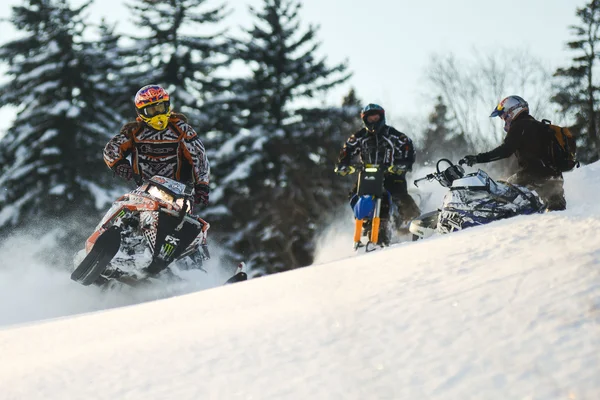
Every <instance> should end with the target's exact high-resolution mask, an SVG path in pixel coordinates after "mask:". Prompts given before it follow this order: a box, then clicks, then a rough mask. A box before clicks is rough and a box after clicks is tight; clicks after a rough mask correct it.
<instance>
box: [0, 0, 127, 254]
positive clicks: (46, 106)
mask: <svg viewBox="0 0 600 400" xmlns="http://www.w3.org/2000/svg"><path fill="white" fill-rule="evenodd" d="M88 5H89V2H88V3H85V4H84V5H82V6H81V7H79V8H71V7H70V6H69V5H68V4H67V3H65V2H64V1H62V0H60V1H59V0H28V1H26V2H25V4H24V5H22V6H18V7H13V14H12V18H11V21H12V23H13V24H14V25H15V27H17V29H19V30H20V31H21V32H22V33H23V37H21V38H19V39H16V40H13V41H11V42H8V43H5V44H3V45H2V47H0V61H2V62H4V63H7V64H8V67H9V71H8V75H9V76H10V77H11V78H12V79H10V80H9V81H8V82H7V83H5V84H4V85H2V86H0V104H10V105H13V106H17V107H18V110H19V111H18V114H17V116H16V120H15V122H14V124H13V125H12V126H11V127H10V128H9V129H8V131H7V133H6V135H5V136H4V137H2V138H1V140H0V148H2V149H3V155H2V159H3V164H4V167H3V169H2V175H1V176H0V187H2V188H3V189H4V191H3V193H2V195H1V197H0V228H7V227H19V226H26V225H28V224H32V225H34V226H35V225H37V224H38V223H39V222H40V221H41V220H44V219H51V220H53V221H62V220H63V218H64V217H66V216H68V215H69V214H70V213H75V214H77V215H80V216H84V218H80V219H77V220H78V221H79V222H81V223H84V222H86V221H87V222H89V223H90V224H94V223H96V222H97V218H98V217H99V213H98V210H99V209H100V208H103V207H104V206H105V204H104V203H103V202H102V199H106V200H109V199H110V197H109V196H108V195H107V194H106V193H107V190H108V188H109V187H110V186H111V185H112V182H111V180H110V177H111V176H110V174H109V173H107V170H106V167H105V165H104V162H103V160H102V149H103V147H104V145H105V143H106V141H107V140H108V138H109V133H108V132H110V131H111V130H113V129H115V126H116V124H117V121H116V118H115V113H116V112H115V111H114V109H113V108H112V107H111V100H112V98H111V92H110V88H109V85H107V82H108V77H107V75H106V71H104V70H103V68H104V67H105V66H106V65H107V64H106V63H105V62H104V61H105V59H104V56H105V54H104V53H103V51H102V49H101V47H99V45H92V44H89V43H85V42H83V41H82V34H83V29H84V26H85V24H84V21H83V20H82V16H81V14H82V12H83V11H84V9H85V8H86V7H87V6H88ZM117 119H118V118H117ZM92 227H93V225H92ZM91 229H92V228H91V227H88V231H87V232H86V231H83V232H80V235H85V234H86V233H89V231H91ZM77 231H78V229H76V230H75V232H77ZM70 238H71V239H72V240H73V241H74V242H77V244H78V245H82V243H83V237H81V236H78V235H70Z"/></svg>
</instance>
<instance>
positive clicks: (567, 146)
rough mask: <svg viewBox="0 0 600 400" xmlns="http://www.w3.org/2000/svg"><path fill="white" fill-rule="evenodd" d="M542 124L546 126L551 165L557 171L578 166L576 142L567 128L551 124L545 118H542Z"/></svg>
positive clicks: (565, 170)
mask: <svg viewBox="0 0 600 400" xmlns="http://www.w3.org/2000/svg"><path fill="white" fill-rule="evenodd" d="M542 124H544V125H545V126H546V129H547V130H548V134H549V136H550V141H549V142H550V144H549V146H548V155H549V158H550V162H551V163H552V167H553V168H554V169H556V171H557V172H567V171H571V170H572V169H573V168H575V167H577V168H579V161H577V154H576V153H577V143H576V141H575V137H574V136H573V134H572V133H571V132H570V131H569V128H565V127H561V126H558V125H552V123H551V122H550V121H548V120H547V119H543V120H542Z"/></svg>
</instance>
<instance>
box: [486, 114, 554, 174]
mask: <svg viewBox="0 0 600 400" xmlns="http://www.w3.org/2000/svg"><path fill="white" fill-rule="evenodd" d="M549 141H550V136H549V133H548V128H547V127H546V126H544V124H542V123H541V122H540V121H537V120H536V119H535V118H533V117H532V116H531V115H529V114H524V115H519V116H518V117H517V118H515V119H514V120H513V121H512V123H511V126H510V129H509V130H508V133H507V134H506V137H505V138H504V142H503V143H502V144H501V145H500V146H498V147H496V148H495V149H494V150H491V151H488V152H487V153H481V154H478V155H477V162H480V163H486V162H490V161H496V160H500V159H502V158H507V157H510V156H511V155H513V154H514V155H515V156H516V157H517V161H518V163H519V169H520V172H521V173H525V174H527V175H530V176H532V177H538V178H547V177H554V176H561V174H560V173H558V174H557V173H556V172H555V171H554V169H552V168H551V167H550V159H549V153H548V146H549Z"/></svg>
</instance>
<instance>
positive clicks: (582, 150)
mask: <svg viewBox="0 0 600 400" xmlns="http://www.w3.org/2000/svg"><path fill="white" fill-rule="evenodd" d="M577 16H578V17H579V18H580V20H581V24H580V25H575V26H571V29H572V32H573V35H574V36H575V39H574V40H572V41H570V42H568V43H567V45H568V47H569V48H570V49H571V50H573V51H574V52H575V53H576V55H575V56H574V57H573V59H572V65H571V66H570V67H567V68H559V69H558V70H557V71H556V72H555V74H554V76H556V77H558V78H559V82H560V83H559V91H558V93H556V95H555V96H554V97H553V99H552V100H553V101H554V102H555V103H557V104H558V105H559V106H560V107H561V110H562V111H563V112H565V113H568V114H571V115H573V116H574V117H575V123H574V125H573V126H572V127H571V130H572V132H573V133H574V134H575V135H576V136H578V157H579V159H580V160H581V161H583V162H585V163H590V162H593V161H596V160H598V158H599V152H600V133H599V132H598V121H599V119H598V118H599V116H598V105H597V100H598V93H599V91H600V86H599V83H598V79H597V78H596V77H595V75H594V71H595V67H596V66H597V61H598V44H599V43H600V34H599V29H600V0H592V1H591V2H589V3H588V4H586V5H585V6H584V7H582V8H579V9H577Z"/></svg>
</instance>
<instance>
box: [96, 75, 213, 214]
mask: <svg viewBox="0 0 600 400" xmlns="http://www.w3.org/2000/svg"><path fill="white" fill-rule="evenodd" d="M134 103H135V108H136V110H137V115H138V117H137V119H136V121H133V122H128V123H126V124H125V125H124V126H123V127H122V128H121V131H120V132H119V133H118V134H117V135H116V136H115V137H113V138H112V139H111V140H110V141H109V142H108V143H107V144H106V146H105V147H104V161H105V162H106V164H107V165H108V166H109V167H110V168H111V169H112V170H113V171H114V173H115V174H116V175H118V176H120V177H121V178H123V179H125V180H130V179H132V178H134V177H135V178H136V179H137V180H140V178H141V180H142V181H146V180H148V179H150V178H151V177H152V176H154V175H161V176H164V177H167V178H171V179H175V180H177V181H179V182H182V183H186V184H187V183H193V184H194V189H195V194H194V199H195V203H196V204H202V205H207V204H208V194H209V191H210V190H209V187H208V182H209V174H210V166H209V164H208V159H207V158H206V152H205V150H204V145H203V144H202V141H201V140H200V138H199V137H198V135H197V134H196V132H195V131H194V129H193V128H192V127H191V126H190V125H189V124H188V123H187V118H186V117H185V116H184V115H183V114H179V113H175V112H173V111H172V107H171V102H170V97H169V93H167V91H166V90H165V89H164V88H162V87H161V86H159V85H147V86H144V87H143V88H141V89H140V90H138V92H137V93H136V95H135V99H134ZM129 156H130V158H131V162H130V161H129V160H128V158H127V157H129Z"/></svg>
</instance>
